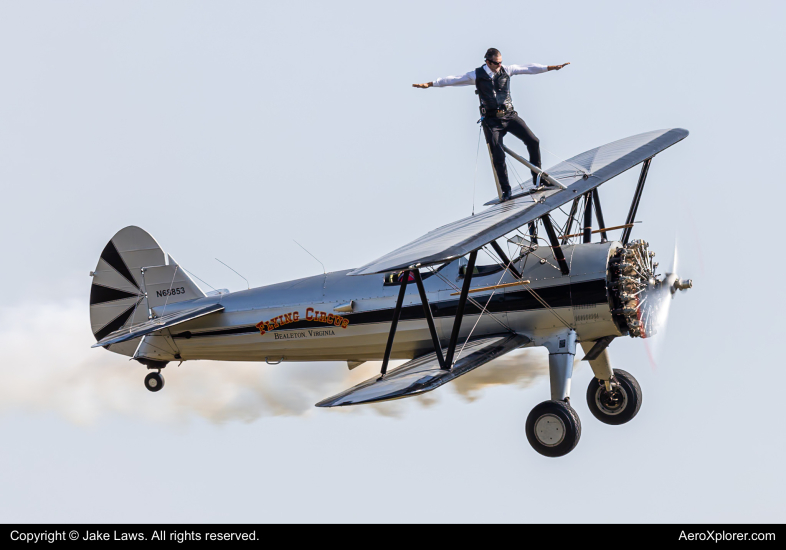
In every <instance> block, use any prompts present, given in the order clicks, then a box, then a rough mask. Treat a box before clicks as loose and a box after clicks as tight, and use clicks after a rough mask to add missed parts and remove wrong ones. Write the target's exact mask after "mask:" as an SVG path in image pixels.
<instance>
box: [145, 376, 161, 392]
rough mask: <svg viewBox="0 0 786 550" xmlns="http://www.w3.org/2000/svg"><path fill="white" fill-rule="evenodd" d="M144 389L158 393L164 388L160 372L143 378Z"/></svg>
mask: <svg viewBox="0 0 786 550" xmlns="http://www.w3.org/2000/svg"><path fill="white" fill-rule="evenodd" d="M145 387H146V388H147V389H148V390H150V391H159V390H160V389H161V388H163V387H164V377H163V376H161V373H160V372H151V373H150V374H148V375H147V376H145Z"/></svg>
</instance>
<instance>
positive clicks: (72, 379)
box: [0, 302, 548, 424]
mask: <svg viewBox="0 0 786 550" xmlns="http://www.w3.org/2000/svg"><path fill="white" fill-rule="evenodd" d="M94 342H95V339H94V338H93V336H92V334H91V333H90V330H89V328H88V320H87V311H86V307H85V306H84V305H83V304H78V303H73V302H72V303H67V304H45V305H29V306H25V307H12V308H4V309H3V310H2V311H0V414H2V413H4V412H7V411H11V410H26V411H32V412H49V411H54V412H56V413H58V414H60V415H62V416H64V417H65V418H67V419H68V420H70V421H72V422H75V423H78V424H90V423H94V422H97V421H99V420H101V419H102V418H105V417H108V416H112V415H122V416H128V417H135V418H144V419H147V420H150V421H157V422H188V421H189V420H191V419H193V418H194V417H197V418H203V419H206V420H208V421H210V422H215V423H221V422H227V421H242V422H251V421H253V420H256V419H258V418H260V417H265V416H298V415H305V414H319V413H329V414H336V413H338V414H341V413H345V414H346V413H351V414H365V413H367V412H368V411H373V412H375V413H376V414H381V415H384V416H392V417H399V416H401V415H403V414H404V412H405V411H406V410H408V408H411V407H413V406H415V407H428V406H431V405H433V404H435V403H437V402H438V401H439V396H440V395H444V393H442V394H440V393H439V392H435V393H430V394H428V395H425V396H421V397H417V398H412V399H408V400H400V401H394V402H388V403H380V404H375V405H367V406H362V407H341V408H337V409H331V410H330V411H329V412H328V411H322V410H319V409H315V408H314V403H316V402H317V401H320V400H321V399H323V398H325V397H327V396H330V395H333V394H335V393H338V392H340V391H342V390H344V389H346V388H348V387H351V386H353V385H355V384H357V383H359V382H361V381H363V380H365V379H367V378H369V377H370V376H373V375H374V373H375V372H378V371H379V367H380V363H379V362H369V363H366V364H364V365H362V366H360V367H358V368H356V369H354V370H352V371H349V370H348V369H347V367H346V364H345V363H343V362H329V363H328V362H325V363H282V364H281V365H276V366H273V365H265V364H260V363H238V362H216V361H188V362H186V363H184V364H183V365H182V366H181V367H177V366H176V363H170V364H169V366H168V367H167V368H166V369H165V370H164V371H163V373H164V376H165V378H166V381H167V383H166V387H165V388H164V390H163V391H161V392H158V393H155V394H154V393H151V392H148V391H147V390H145V389H144V386H143V384H142V379H143V378H144V375H145V373H146V370H145V369H144V367H142V366H141V365H139V364H138V363H137V362H136V361H129V360H128V358H127V357H124V356H121V355H116V354H113V353H108V352H106V351H105V350H102V349H91V348H90V346H91V345H92V344H93V343H94ZM400 363H401V362H397V363H396V364H400ZM396 364H392V365H391V367H395V366H396ZM547 373H548V360H547V358H546V355H544V354H542V353H539V352H538V351H535V350H521V351H517V352H514V353H511V354H510V355H508V356H505V357H502V358H500V359H497V360H496V361H493V362H491V363H489V364H488V365H484V366H483V367H482V368H479V369H477V370H476V371H474V372H472V373H470V374H467V375H465V376H463V377H460V378H458V379H457V380H455V381H453V382H451V383H450V384H448V386H449V387H452V388H453V390H454V391H456V392H458V394H459V395H461V396H462V397H463V398H464V399H466V400H467V401H473V400H475V399H477V398H478V396H479V395H480V393H481V392H482V391H483V390H484V389H485V388H488V387H491V386H496V385H502V384H515V385H518V386H519V387H527V386H529V385H530V384H532V383H533V382H534V381H535V380H537V379H539V378H541V377H543V376H544V375H545V374H547ZM440 392H445V389H441V390H440Z"/></svg>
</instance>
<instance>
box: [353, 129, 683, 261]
mask: <svg viewBox="0 0 786 550" xmlns="http://www.w3.org/2000/svg"><path fill="white" fill-rule="evenodd" d="M687 135H688V131H687V130H683V129H682V128H672V129H668V130H656V131H653V132H646V133H644V134H639V135H637V136H632V137H629V138H625V139H621V140H619V141H614V142H612V143H609V144H606V145H602V146H601V147H596V148H595V149H591V150H589V151H587V152H585V153H581V154H580V155H576V156H575V157H573V158H571V159H569V160H567V161H565V162H561V163H560V164H557V165H556V166H554V167H552V168H550V169H549V170H546V172H547V173H548V174H549V175H550V176H551V177H553V178H555V179H557V180H559V181H560V182H561V183H562V184H563V185H565V186H566V187H567V188H568V189H564V190H562V189H547V190H545V191H543V192H539V193H535V194H533V195H526V196H522V197H518V198H514V199H513V200H510V201H507V202H503V203H500V204H495V205H493V206H491V207H489V208H487V209H486V210H484V211H483V212H480V213H478V214H475V215H474V216H469V217H466V218H464V219H461V220H458V221H456V222H453V223H449V224H447V225H444V226H442V227H440V228H439V229H435V230H434V231H431V232H430V233H427V234H426V235H424V236H423V237H420V238H419V239H416V240H414V241H412V242H411V243H409V244H406V245H404V246H402V247H401V248H399V249H397V250H394V251H393V252H391V253H389V254H386V255H384V256H382V257H381V258H378V259H376V260H374V261H373V262H371V263H368V264H366V265H364V266H363V267H359V268H357V269H355V270H353V271H350V272H349V275H369V274H372V273H387V272H390V271H400V270H402V269H407V268H410V267H413V266H426V265H432V264H436V263H441V262H444V261H447V260H451V259H454V258H457V257H459V256H464V255H465V254H468V253H470V252H472V251H473V250H477V249H478V248H480V247H481V246H483V245H484V244H487V243H489V242H491V241H493V240H496V239H498V238H500V237H501V236H503V235H505V234H506V233H509V232H511V231H513V230H514V229H516V228H518V227H521V226H522V225H524V224H525V223H527V222H531V221H533V220H536V219H537V218H539V217H541V216H544V215H545V214H548V213H549V212H550V211H552V210H554V209H555V208H558V207H560V206H562V205H563V204H565V203H567V202H570V201H571V200H573V199H575V198H576V197H578V196H581V195H582V194H583V193H586V192H587V191H590V190H591V189H593V188H595V187H597V186H598V185H600V184H601V183H603V182H605V181H608V180H610V179H611V178H613V177H615V176H618V175H619V174H621V173H622V172H624V171H625V170H628V169H630V168H632V167H634V166H636V165H637V164H639V163H640V162H643V161H644V160H646V159H648V158H650V157H652V156H654V155H656V154H657V153H660V152H661V151H663V150H664V149H666V148H668V147H671V146H672V145H674V144H675V143H677V142H679V141H681V140H683V139H685V137H686V136H687Z"/></svg>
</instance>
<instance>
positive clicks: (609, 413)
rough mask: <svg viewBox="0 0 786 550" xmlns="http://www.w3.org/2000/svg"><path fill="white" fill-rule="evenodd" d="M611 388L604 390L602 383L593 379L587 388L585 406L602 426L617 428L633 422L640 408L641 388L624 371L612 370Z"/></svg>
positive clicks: (604, 386)
mask: <svg viewBox="0 0 786 550" xmlns="http://www.w3.org/2000/svg"><path fill="white" fill-rule="evenodd" d="M612 382H613V388H612V390H611V391H608V390H607V389H606V385H605V384H604V383H603V381H601V380H598V379H597V378H593V379H592V380H591V381H590V385H589V387H588V388H587V405H589V409H590V411H591V412H592V414H593V415H594V416H595V418H597V419H598V420H600V421H601V422H603V423H604V424H611V425H613V426H618V425H620V424H625V423H626V422H630V421H631V420H633V417H634V416H636V414H638V412H639V409H640V408H641V398H642V395H641V386H639V383H638V382H637V381H636V379H635V378H633V376H632V375H631V374H629V373H627V372H625V371H624V370H619V369H614V377H613V379H612Z"/></svg>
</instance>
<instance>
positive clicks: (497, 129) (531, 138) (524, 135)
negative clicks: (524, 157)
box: [483, 111, 540, 191]
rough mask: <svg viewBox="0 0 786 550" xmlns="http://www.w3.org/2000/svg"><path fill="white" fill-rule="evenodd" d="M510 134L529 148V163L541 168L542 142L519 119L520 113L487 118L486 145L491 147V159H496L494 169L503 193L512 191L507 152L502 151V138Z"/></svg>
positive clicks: (484, 129) (485, 125) (485, 129)
mask: <svg viewBox="0 0 786 550" xmlns="http://www.w3.org/2000/svg"><path fill="white" fill-rule="evenodd" d="M508 132H510V133H511V134H513V135H514V136H516V137H517V138H519V139H520V140H521V141H523V142H524V145H526V146H527V151H529V161H530V162H531V163H532V164H534V165H535V166H537V167H538V168H540V140H538V138H537V137H535V134H533V133H532V130H530V129H529V127H528V126H527V124H526V123H525V122H524V121H523V120H521V118H519V115H518V113H516V111H513V112H512V113H509V114H507V115H505V116H504V117H500V118H497V117H486V118H484V119H483V133H484V134H485V136H486V143H488V144H489V145H490V146H491V157H492V159H494V169H495V170H496V171H497V178H498V179H499V186H500V187H501V188H502V190H503V191H510V182H509V181H508V167H507V165H506V164H505V151H504V150H503V149H502V138H504V137H505V135H506V134H507V133H508ZM537 175H538V174H537V173H536V172H534V171H533V172H532V178H533V180H534V178H536V177H537Z"/></svg>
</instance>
